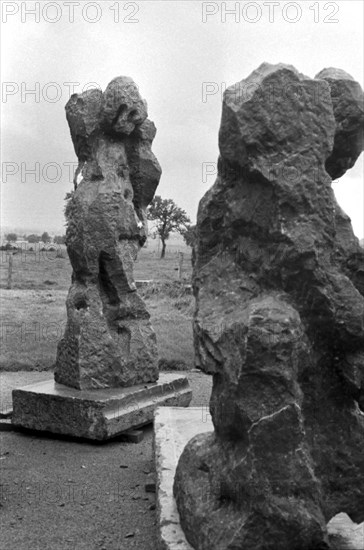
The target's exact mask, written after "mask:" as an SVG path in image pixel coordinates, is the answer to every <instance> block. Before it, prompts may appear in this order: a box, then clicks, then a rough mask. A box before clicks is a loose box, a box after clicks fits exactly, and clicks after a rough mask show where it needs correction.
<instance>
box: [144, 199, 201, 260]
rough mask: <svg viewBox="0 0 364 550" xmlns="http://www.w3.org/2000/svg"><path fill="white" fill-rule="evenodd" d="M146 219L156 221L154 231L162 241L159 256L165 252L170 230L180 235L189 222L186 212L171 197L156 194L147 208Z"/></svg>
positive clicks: (162, 255)
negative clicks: (163, 197)
mask: <svg viewBox="0 0 364 550" xmlns="http://www.w3.org/2000/svg"><path fill="white" fill-rule="evenodd" d="M147 217H148V220H152V221H155V222H156V231H157V233H158V235H159V237H160V239H161V241H162V252H161V258H164V256H165V254H166V241H167V240H168V238H169V236H170V234H171V233H172V231H177V232H178V233H180V234H181V235H182V234H183V232H184V231H185V230H186V227H187V226H188V224H190V223H191V221H190V219H189V217H188V216H187V214H186V212H185V211H184V210H182V208H179V206H177V205H176V204H175V202H174V201H173V200H172V199H162V197H160V196H159V195H156V196H155V197H154V199H153V200H152V202H151V203H150V205H149V207H148V210H147Z"/></svg>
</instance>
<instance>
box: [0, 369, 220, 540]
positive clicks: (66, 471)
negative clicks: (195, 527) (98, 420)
mask: <svg viewBox="0 0 364 550" xmlns="http://www.w3.org/2000/svg"><path fill="white" fill-rule="evenodd" d="M181 374H182V373H181ZM185 374H187V376H188V379H189V381H190V385H191V387H192V390H193V400H192V402H191V405H192V406H201V407H206V406H208V402H209V397H210V392H211V381H212V379H211V377H210V376H206V375H204V374H202V373H199V372H189V373H185ZM50 378H53V374H52V373H47V372H14V373H1V376H0V390H1V400H2V408H3V409H4V408H6V405H8V406H9V403H11V401H10V400H11V390H12V389H13V388H14V387H20V386H23V385H26V384H29V383H34V382H40V381H42V380H47V379H50ZM152 441H153V430H152V427H151V426H148V427H146V428H144V440H143V441H142V442H141V443H139V444H133V443H128V442H122V441H118V440H115V441H110V442H108V443H106V444H102V445H100V444H95V443H84V442H82V443H80V442H74V441H67V440H65V439H56V438H54V439H50V438H46V437H42V436H35V435H33V434H24V433H20V432H1V433H0V443H1V447H0V453H1V454H0V468H1V487H0V488H1V493H0V506H1V511H0V513H1V541H0V549H1V550H129V549H133V548H135V549H137V550H155V549H156V544H157V539H156V512H155V495H154V493H146V492H145V483H146V481H147V480H148V479H149V477H150V476H148V474H150V473H152V474H151V475H153V473H154V460H153V454H152Z"/></svg>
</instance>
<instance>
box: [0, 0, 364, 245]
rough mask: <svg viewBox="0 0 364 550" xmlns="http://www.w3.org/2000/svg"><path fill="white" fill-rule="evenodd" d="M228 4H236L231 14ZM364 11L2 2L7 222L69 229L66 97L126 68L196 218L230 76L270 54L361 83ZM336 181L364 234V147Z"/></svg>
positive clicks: (165, 179) (164, 186) (182, 202)
mask: <svg viewBox="0 0 364 550" xmlns="http://www.w3.org/2000/svg"><path fill="white" fill-rule="evenodd" d="M224 4H225V7H226V8H227V9H230V10H231V9H232V8H234V9H237V11H236V12H235V13H230V14H228V13H227V14H224ZM274 4H275V5H274ZM31 9H33V10H34V9H35V14H34V13H33V14H32V13H30V12H29V10H31ZM36 19H37V20H36ZM362 22H363V3H362V2H361V0H356V1H355V0H354V1H350V0H344V1H341V0H339V1H338V0H337V1H336V2H325V1H320V2H313V1H312V2H311V1H310V0H305V1H301V2H262V1H259V2H245V1H244V2H225V3H224V2H222V3H221V2H199V1H196V0H194V1H193V2H192V1H190V2H184V1H181V0H177V1H169V0H162V1H154V0H148V1H138V2H117V1H115V0H113V1H112V2H108V1H105V0H103V1H99V2H84V1H82V0H79V1H78V2H66V1H65V2H63V1H59V2H5V1H3V2H2V48H1V50H2V82H3V84H2V104H1V107H2V139H1V147H2V175H3V178H2V179H3V184H2V225H3V226H6V227H7V228H9V227H11V228H16V227H24V228H29V229H30V228H38V229H39V230H42V231H43V230H47V231H49V232H54V231H57V232H64V228H63V226H64V218H63V208H64V200H63V199H64V196H65V194H66V192H68V191H70V190H71V189H72V176H73V174H71V172H72V171H73V164H72V163H75V162H76V157H75V153H74V150H73V145H72V142H71V138H70V135H69V130H68V125H67V122H66V118H65V113H64V105H65V103H66V102H67V100H68V99H69V97H70V94H71V93H72V92H79V93H80V92H82V90H84V89H86V88H88V87H89V88H90V87H96V86H98V87H101V88H102V89H103V90H104V89H105V87H106V85H107V84H108V82H109V81H110V80H111V79H112V78H114V77H116V76H118V75H128V76H131V77H132V78H133V79H134V80H135V82H136V83H137V85H138V87H139V90H140V93H141V95H142V97H144V98H145V99H146V100H147V102H148V107H149V118H150V119H152V120H153V121H154V122H155V124H156V126H157V136H156V138H155V141H154V144H153V151H154V153H155V154H156V156H157V158H158V160H159V162H160V164H161V166H162V170H163V174H162V178H161V182H160V186H159V188H158V191H157V193H158V194H160V195H162V196H163V197H165V198H173V199H174V200H175V201H176V203H177V204H178V205H179V206H181V207H182V208H184V209H185V210H186V211H187V213H188V214H189V216H190V217H191V219H192V221H195V217H196V212H197V206H198V202H199V200H200V199H201V197H202V196H203V194H204V193H205V191H206V190H207V189H208V188H209V187H211V185H212V184H213V182H214V179H215V175H214V173H213V172H214V164H213V163H216V160H217V155H218V148H217V135H218V128H219V122H220V116H221V92H222V91H223V89H224V88H225V86H229V85H231V84H234V83H235V82H237V81H240V80H241V79H242V78H245V77H247V76H248V75H249V74H250V73H251V72H252V71H253V70H254V69H256V68H257V67H258V66H259V65H260V64H261V63H262V62H263V61H267V62H270V63H277V62H284V63H290V64H293V65H294V66H295V67H296V68H297V69H298V70H299V71H300V72H302V73H305V74H306V75H308V76H311V77H313V76H314V75H315V74H317V73H318V72H319V71H320V70H321V69H323V68H324V67H339V68H342V69H344V70H346V71H347V72H348V73H350V74H351V75H352V76H353V77H354V78H355V79H356V80H358V81H359V82H360V83H361V84H362V83H363V27H362ZM31 90H33V92H34V90H35V93H27V92H29V91H31ZM204 91H205V95H204ZM36 163H38V164H36ZM206 163H207V164H206ZM204 167H205V170H206V169H207V171H208V172H211V175H208V176H205V175H204V172H203V170H204ZM34 169H35V170H36V172H35V173H34V172H33V173H31V172H29V171H31V170H33V171H34ZM12 173H13V174H12ZM38 178H39V182H37V181H36V179H38ZM334 189H335V193H336V196H337V198H338V200H339V202H340V204H341V205H342V207H343V208H344V210H345V211H346V212H347V213H348V214H349V215H350V216H351V218H352V223H353V227H354V231H355V233H356V234H357V236H358V237H360V238H362V237H363V236H364V221H363V210H364V198H363V157H361V158H360V159H359V160H358V162H357V165H356V166H355V168H354V169H352V170H351V171H350V172H349V173H348V174H347V175H346V176H344V177H343V178H342V179H341V180H340V181H339V182H337V183H335V184H334Z"/></svg>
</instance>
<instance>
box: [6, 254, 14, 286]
mask: <svg viewBox="0 0 364 550" xmlns="http://www.w3.org/2000/svg"><path fill="white" fill-rule="evenodd" d="M12 276H13V253H12V252H10V254H9V271H8V285H7V288H8V289H11V284H12Z"/></svg>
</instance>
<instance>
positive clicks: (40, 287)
mask: <svg viewBox="0 0 364 550" xmlns="http://www.w3.org/2000/svg"><path fill="white" fill-rule="evenodd" d="M188 264H190V262H189V259H188V261H187V254H186V255H185V261H184V265H185V266H186V267H188ZM176 266H178V254H177V253H174V252H171V253H170V254H168V250H167V256H166V258H165V259H164V260H160V259H159V258H158V255H157V254H156V253H154V252H152V251H148V249H147V250H142V252H141V254H140V257H139V260H138V262H137V263H136V265H135V278H136V279H148V280H149V279H152V280H153V281H155V282H154V283H153V284H152V285H146V286H143V287H141V288H140V289H139V290H138V292H140V294H141V296H142V297H143V299H144V300H145V302H146V306H147V308H148V310H149V312H150V315H151V322H152V325H153V328H154V330H155V332H156V335H157V342H158V351H159V358H160V366H161V369H162V370H181V369H182V370H189V369H191V368H193V365H194V353H193V341H192V312H193V304H194V299H193V296H192V295H191V289H190V287H189V285H188V283H189V278H188V277H187V273H185V275H186V277H185V279H184V280H182V281H180V280H178V279H177V276H178V274H177V271H176V270H175V267H176ZM71 273H72V268H71V265H70V262H69V259H68V257H67V258H59V257H57V251H49V250H47V251H46V252H44V253H43V252H42V251H39V250H38V251H36V252H34V253H33V252H32V251H30V252H29V250H27V251H26V252H24V251H22V253H20V254H16V255H15V256H14V259H13V288H12V289H11V290H8V289H6V284H7V276H8V257H7V254H6V253H5V252H4V253H3V255H2V257H1V263H0V287H1V302H2V309H1V317H0V323H1V352H0V370H3V371H5V370H6V371H18V370H28V371H30V370H33V371H34V370H36V371H42V370H51V369H52V368H53V366H54V362H55V358H56V352H57V343H58V341H59V340H60V338H61V337H62V336H63V332H64V329H65V326H66V320H67V315H66V305H65V301H66V296H67V292H68V289H69V286H70V284H71ZM190 274H191V270H189V275H190Z"/></svg>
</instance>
